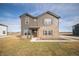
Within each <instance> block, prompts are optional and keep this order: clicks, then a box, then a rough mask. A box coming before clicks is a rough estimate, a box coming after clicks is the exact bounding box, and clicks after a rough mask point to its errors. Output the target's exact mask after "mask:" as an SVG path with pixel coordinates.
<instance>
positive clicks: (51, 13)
mask: <svg viewBox="0 0 79 59" xmlns="http://www.w3.org/2000/svg"><path fill="white" fill-rule="evenodd" d="M46 13H48V14H50V15H52V16H55V17H56V18H60V16H58V15H56V14H55V13H53V12H50V11H47V12H44V13H42V14H40V15H38V16H33V15H31V14H29V13H25V14H22V15H21V16H23V15H27V16H30V17H32V18H38V17H40V16H42V15H44V14H46ZM21 16H20V17H21Z"/></svg>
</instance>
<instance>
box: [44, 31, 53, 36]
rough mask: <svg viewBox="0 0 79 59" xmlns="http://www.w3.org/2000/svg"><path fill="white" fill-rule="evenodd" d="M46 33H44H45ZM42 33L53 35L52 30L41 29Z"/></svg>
mask: <svg viewBox="0 0 79 59" xmlns="http://www.w3.org/2000/svg"><path fill="white" fill-rule="evenodd" d="M49 32H52V33H51V34H49ZM45 33H46V34H45ZM43 35H48V36H49V35H53V30H43Z"/></svg>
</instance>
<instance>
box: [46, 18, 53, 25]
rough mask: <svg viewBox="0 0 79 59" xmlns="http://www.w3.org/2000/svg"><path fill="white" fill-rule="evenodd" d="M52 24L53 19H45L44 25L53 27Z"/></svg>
mask: <svg viewBox="0 0 79 59" xmlns="http://www.w3.org/2000/svg"><path fill="white" fill-rule="evenodd" d="M51 24H52V19H50V18H46V19H44V25H51Z"/></svg>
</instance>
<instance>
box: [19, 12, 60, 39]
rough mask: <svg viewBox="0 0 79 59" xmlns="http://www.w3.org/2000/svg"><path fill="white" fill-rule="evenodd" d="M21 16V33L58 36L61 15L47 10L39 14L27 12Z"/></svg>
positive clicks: (48, 36) (45, 36) (36, 35)
mask: <svg viewBox="0 0 79 59" xmlns="http://www.w3.org/2000/svg"><path fill="white" fill-rule="evenodd" d="M20 18H21V35H22V36H29V35H30V36H31V37H39V38H58V36H59V18H60V17H59V16H58V15H56V14H54V13H52V12H50V11H47V12H45V13H43V14H41V15H39V16H33V15H30V14H28V13H25V14H23V15H21V16H20Z"/></svg>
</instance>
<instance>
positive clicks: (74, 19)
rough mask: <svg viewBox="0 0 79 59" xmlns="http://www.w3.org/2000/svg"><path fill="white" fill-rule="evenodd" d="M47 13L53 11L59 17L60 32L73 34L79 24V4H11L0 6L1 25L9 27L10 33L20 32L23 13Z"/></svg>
mask: <svg viewBox="0 0 79 59" xmlns="http://www.w3.org/2000/svg"><path fill="white" fill-rule="evenodd" d="M45 11H52V12H54V13H56V14H57V15H59V16H60V17H61V18H60V19H59V21H60V23H59V24H60V25H59V31H61V32H71V31H72V26H73V25H74V24H77V23H79V4H77V3H70V4H66V3H65V4H64V3H63V4H61V3H60V4H59V3H57V4H55V3H52V4H45V3H44V4H38V3H37V4H32V3H31V4H29V3H25V4H23V3H21V4H20V3H13V4H11V3H9V4H7V3H6V4H0V23H1V24H5V25H8V31H9V32H19V31H21V29H20V18H19V16H20V15H22V14H23V13H31V14H32V15H39V14H41V13H43V12H45Z"/></svg>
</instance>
